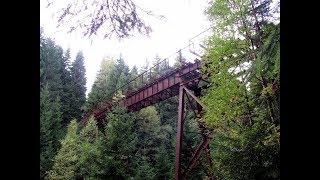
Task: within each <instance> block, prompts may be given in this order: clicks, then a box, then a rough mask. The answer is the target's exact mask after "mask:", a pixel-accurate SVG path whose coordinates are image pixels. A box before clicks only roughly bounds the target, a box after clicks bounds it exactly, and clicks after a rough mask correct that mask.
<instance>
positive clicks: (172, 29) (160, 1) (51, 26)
mask: <svg viewBox="0 0 320 180" xmlns="http://www.w3.org/2000/svg"><path fill="white" fill-rule="evenodd" d="M46 2H47V1H46V0H41V1H40V7H41V9H40V23H41V26H42V27H43V28H44V33H45V35H46V36H49V37H51V38H52V39H54V40H55V42H56V43H57V44H59V45H60V46H62V48H63V49H68V48H70V50H71V57H72V59H74V58H75V55H76V53H77V52H78V51H80V50H81V51H82V52H83V53H84V57H85V66H86V77H87V94H88V93H89V92H90V90H91V86H92V84H93V82H94V80H95V76H96V74H97V71H98V70H99V66H100V63H101V61H102V60H103V58H104V57H114V58H118V57H119V55H120V53H121V54H122V57H123V58H124V60H125V61H126V63H127V64H128V65H129V66H130V67H132V66H133V65H137V66H138V67H140V66H141V65H143V64H144V63H145V61H146V59H148V60H150V61H152V59H153V58H154V57H155V55H159V56H160V57H162V58H165V57H167V56H168V55H170V54H172V53H173V52H175V51H176V50H178V49H179V48H182V47H184V46H186V45H188V43H189V39H190V38H192V37H193V36H195V35H197V34H198V33H200V32H202V31H204V30H205V29H207V28H209V27H210V23H209V21H208V19H207V16H206V15H205V14H204V10H205V8H206V7H207V6H208V2H207V0H136V1H135V2H136V3H137V4H138V5H139V6H141V7H143V8H144V9H147V10H151V11H153V13H155V14H161V15H164V16H165V17H166V19H165V20H159V19H155V18H151V19H150V18H148V19H150V21H148V22H147V23H149V24H150V25H151V28H152V30H153V31H152V33H151V34H150V37H146V36H142V35H136V36H135V37H133V38H129V39H124V40H122V41H118V40H117V39H115V38H114V39H111V40H110V39H103V38H99V37H95V38H94V40H92V41H91V40H88V39H87V38H84V37H82V36H81V34H77V33H73V34H68V33H66V32H65V31H61V30H60V29H57V28H56V21H55V20H54V19H53V18H52V13H53V12H54V10H52V9H48V8H46V7H45V6H46Z"/></svg>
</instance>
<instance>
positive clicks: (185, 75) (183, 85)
mask: <svg viewBox="0 0 320 180" xmlns="http://www.w3.org/2000/svg"><path fill="white" fill-rule="evenodd" d="M200 68H201V62H200V61H199V60H196V61H195V62H194V63H186V64H184V65H182V66H181V67H179V68H176V69H174V70H172V71H170V72H168V73H166V74H165V75H162V76H160V77H158V78H157V79H155V80H153V81H152V82H150V83H147V84H145V85H143V86H142V87H141V88H139V89H138V90H136V91H134V92H131V93H128V94H126V95H125V97H124V98H122V99H121V100H119V101H118V102H112V103H110V102H106V103H103V104H102V105H100V106H99V107H97V108H94V109H93V110H91V111H89V112H87V113H86V114H85V115H84V118H83V122H84V123H86V122H87V120H88V118H89V117H90V116H92V115H93V116H94V117H95V119H97V120H104V119H105V118H106V114H107V112H108V111H109V110H111V108H112V106H113V105H114V104H118V105H120V106H123V107H125V108H127V109H128V110H129V111H138V110H140V109H142V108H145V107H147V106H150V105H153V104H156V103H158V102H160V101H163V100H165V99H168V98H170V97H173V96H177V95H178V96H179V107H178V121H177V135H176V153H175V157H176V158H175V179H186V178H187V176H188V175H189V174H190V172H191V171H192V169H193V168H194V167H195V166H196V165H197V162H198V161H199V158H200V155H201V154H205V156H206V157H207V160H208V163H209V165H210V167H211V165H212V161H211V157H210V150H209V141H210V139H211V138H212V134H211V132H212V131H211V130H209V129H208V128H207V127H206V125H205V124H204V122H203V121H202V118H201V117H202V109H204V108H205V106H204V105H203V104H202V103H201V101H200V100H199V99H198V97H199V96H200V94H201V87H199V82H200V81H201V80H204V81H206V80H205V79H204V78H205V77H207V76H203V75H201V73H200ZM150 72H151V71H150ZM142 78H143V77H142ZM185 97H187V99H188V102H189V103H190V105H191V106H192V109H193V111H194V112H195V115H196V119H197V122H198V124H199V128H200V131H201V135H202V137H203V141H202V142H201V143H200V144H199V146H198V147H197V148H196V150H195V151H194V153H193V156H192V157H191V159H190V162H189V163H188V164H187V167H186V169H184V170H182V169H181V148H182V142H183V125H184V117H185V110H184V109H185V108H184V107H185ZM191 100H194V101H195V102H196V103H197V105H196V106H194V105H193V104H192V103H191ZM207 175H208V176H209V177H210V178H211V179H214V176H213V173H212V172H208V173H207Z"/></svg>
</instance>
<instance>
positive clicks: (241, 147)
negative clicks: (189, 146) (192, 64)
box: [202, 1, 280, 179]
mask: <svg viewBox="0 0 320 180" xmlns="http://www.w3.org/2000/svg"><path fill="white" fill-rule="evenodd" d="M255 3H256V4H255V5H254V6H256V5H257V4H259V3H258V2H255ZM266 3H268V2H266ZM266 6H267V4H266ZM237 7H238V8H237ZM251 7H252V5H251V2H250V1H214V3H213V4H212V6H211V7H210V8H211V9H210V10H209V11H210V15H211V18H212V19H215V20H218V21H217V23H218V25H219V26H218V27H219V28H217V31H220V32H222V31H224V30H225V31H226V33H224V34H223V33H220V34H215V35H214V36H213V37H212V38H211V39H210V41H209V48H208V50H207V52H206V55H205V57H204V61H205V62H206V63H207V67H206V68H204V70H203V73H206V74H210V80H211V82H212V85H211V87H210V88H209V89H208V91H207V92H206V94H205V96H204V97H203V98H202V100H203V101H204V103H205V104H206V105H207V107H208V109H207V110H206V113H205V121H206V123H207V125H208V126H210V127H212V128H214V129H215V137H214V140H213V141H212V142H211V155H212V158H213V162H214V166H213V170H214V172H215V175H216V176H217V178H218V179H279V174H280V173H279V165H280V156H279V152H280V144H279V139H280V134H279V130H280V126H279V122H280V113H279V107H280V102H279V100H280V91H279V90H280V81H279V80H280V76H279V75H280V69H279V66H280V43H279V39H280V36H279V30H280V25H273V24H268V23H263V26H262V24H261V26H260V28H261V29H260V30H258V29H255V28H253V27H254V26H255V24H256V23H257V22H255V20H252V19H250V18H254V16H261V15H262V16H263V15H266V16H267V13H266V12H265V8H266V7H264V9H260V11H261V12H259V13H260V14H259V13H257V14H248V12H249V10H250V9H252V8H251ZM262 11H264V12H262ZM224 19H225V20H224ZM230 27H234V28H235V31H233V30H231V29H228V28H230ZM252 31H255V32H252ZM237 33H238V34H240V35H241V34H242V36H243V37H244V40H241V39H238V38H236V34H237ZM257 36H259V37H258V38H260V40H257V39H256V38H257ZM253 46H255V47H258V48H255V49H254V50H252V49H253V48H252V47H253ZM244 62H250V63H251V66H249V67H248V68H247V69H246V70H241V69H240V66H241V65H243V63H244ZM250 63H249V64H250ZM239 69H240V71H239ZM236 71H238V72H236Z"/></svg>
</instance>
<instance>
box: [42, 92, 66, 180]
mask: <svg viewBox="0 0 320 180" xmlns="http://www.w3.org/2000/svg"><path fill="white" fill-rule="evenodd" d="M60 108H61V107H60V100H59V98H56V99H55V100H52V99H51V97H50V92H49V90H48V86H45V87H44V89H42V90H41V93H40V177H41V178H43V177H44V176H45V174H47V171H48V170H49V169H50V168H51V167H52V165H53V162H52V160H51V159H52V158H53V157H54V155H55V153H56V151H57V150H58V148H59V141H58V140H59V139H60V138H61V136H62V132H61V120H62V114H61V111H60Z"/></svg>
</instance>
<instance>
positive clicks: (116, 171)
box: [104, 107, 138, 177]
mask: <svg viewBox="0 0 320 180" xmlns="http://www.w3.org/2000/svg"><path fill="white" fill-rule="evenodd" d="M107 120H108V123H107V125H106V130H105V132H106V138H107V139H106V142H105V143H106V147H105V155H104V156H105V161H106V166H107V167H106V174H107V176H109V177H119V176H121V177H132V176H133V168H132V165H131V161H132V159H133V156H134V154H135V152H136V150H137V143H138V137H137V134H136V132H135V130H134V123H135V120H136V117H135V116H134V114H132V113H127V112H126V110H125V109H123V108H120V107H115V108H114V109H113V110H112V111H111V112H110V113H108V115H107Z"/></svg>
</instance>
